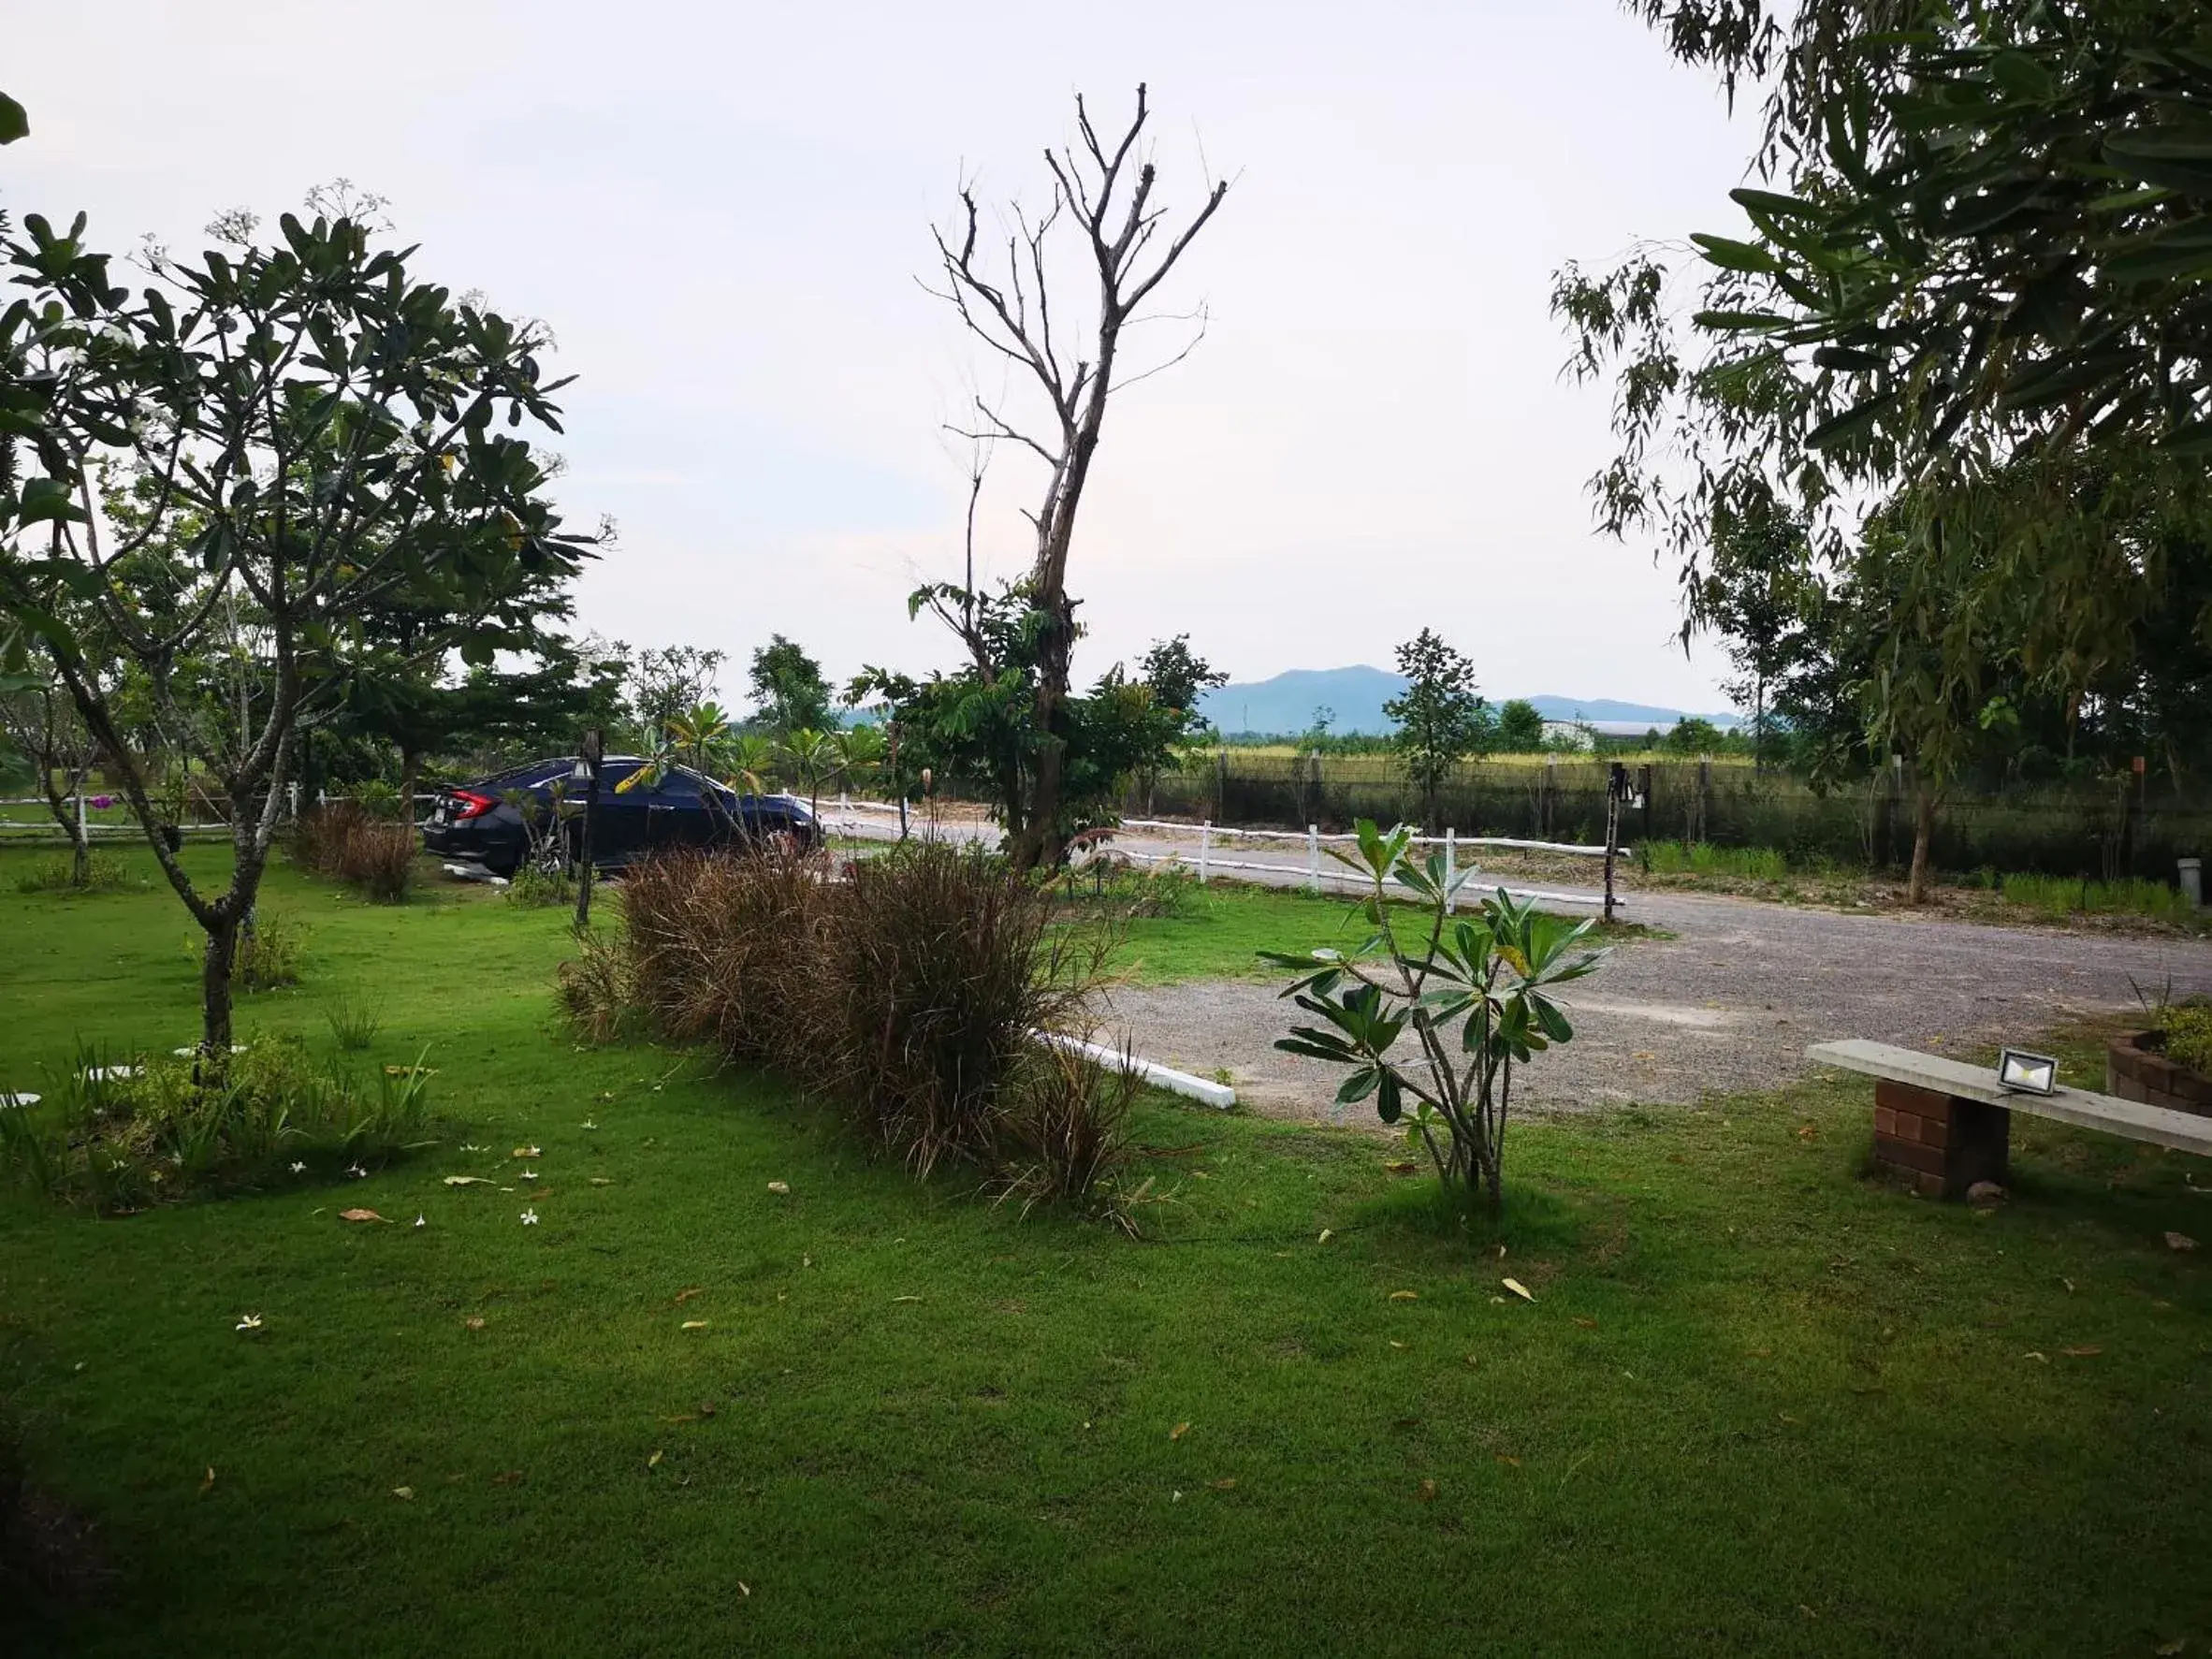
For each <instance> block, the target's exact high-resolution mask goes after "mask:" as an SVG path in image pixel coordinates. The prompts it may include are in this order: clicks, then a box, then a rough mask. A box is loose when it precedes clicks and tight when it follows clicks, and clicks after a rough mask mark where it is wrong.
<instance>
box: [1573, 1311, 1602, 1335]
mask: <svg viewBox="0 0 2212 1659" xmlns="http://www.w3.org/2000/svg"><path fill="white" fill-rule="evenodd" d="M1575 1323H1576V1324H1578V1325H1579V1326H1581V1327H1582V1329H1583V1330H1585V1331H1595V1330H1596V1329H1597V1321H1596V1320H1595V1319H1593V1318H1591V1317H1589V1316H1587V1315H1585V1314H1577V1315H1576V1316H1575Z"/></svg>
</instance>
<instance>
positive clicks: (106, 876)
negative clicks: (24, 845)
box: [15, 852, 130, 894]
mask: <svg viewBox="0 0 2212 1659" xmlns="http://www.w3.org/2000/svg"><path fill="white" fill-rule="evenodd" d="M129 885H130V876H129V874H128V872H126V871H125V870H124V865H123V860H121V859H120V858H117V857H115V856H114V855H113V854H112V853H107V852H95V853H94V854H93V855H92V856H91V857H90V858H88V859H87V860H86V861H85V872H84V880H82V881H81V882H80V881H79V880H77V861H76V859H75V858H74V857H73V856H72V855H70V854H68V853H63V854H62V855H61V856H59V857H57V858H42V859H40V860H39V861H38V862H37V863H36V864H35V865H33V866H31V867H30V868H29V869H27V870H25V871H23V872H22V874H21V875H19V876H18V877H16V879H15V890H16V891H17V892H18V893H22V894H32V893H117V892H120V891H122V890H123V889H124V888H125V887H127V886H129Z"/></svg>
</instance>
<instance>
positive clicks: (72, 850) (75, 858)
mask: <svg viewBox="0 0 2212 1659" xmlns="http://www.w3.org/2000/svg"><path fill="white" fill-rule="evenodd" d="M69 885H70V886H72V887H90V886H91V885H92V844H91V843H90V842H89V841H87V840H86V839H85V838H84V837H82V836H81V835H80V834H78V832H77V826H76V825H75V824H71V825H70V826H69Z"/></svg>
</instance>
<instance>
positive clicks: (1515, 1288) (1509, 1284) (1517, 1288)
mask: <svg viewBox="0 0 2212 1659" xmlns="http://www.w3.org/2000/svg"><path fill="white" fill-rule="evenodd" d="M1498 1282H1499V1283H1500V1284H1502V1285H1504V1286H1505V1287H1506V1289H1508V1290H1510V1291H1512V1292H1513V1294H1514V1295H1516V1296H1518V1297H1520V1298H1521V1301H1523V1302H1534V1301H1535V1297H1534V1296H1531V1295H1530V1294H1529V1289H1528V1287H1527V1286H1526V1285H1524V1284H1522V1283H1521V1281H1520V1280H1519V1279H1501V1280H1499V1281H1498Z"/></svg>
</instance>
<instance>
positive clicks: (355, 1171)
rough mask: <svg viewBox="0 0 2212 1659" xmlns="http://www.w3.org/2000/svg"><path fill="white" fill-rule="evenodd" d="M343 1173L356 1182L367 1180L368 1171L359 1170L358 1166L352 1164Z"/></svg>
mask: <svg viewBox="0 0 2212 1659" xmlns="http://www.w3.org/2000/svg"><path fill="white" fill-rule="evenodd" d="M345 1172H346V1173H347V1174H349V1175H351V1176H352V1177H353V1178H354V1179H355V1180H356V1181H366V1180H368V1179H369V1171H367V1170H364V1169H363V1168H361V1166H360V1165H359V1164H353V1165H351V1166H349V1167H348V1168H347V1170H346V1171H345Z"/></svg>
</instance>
